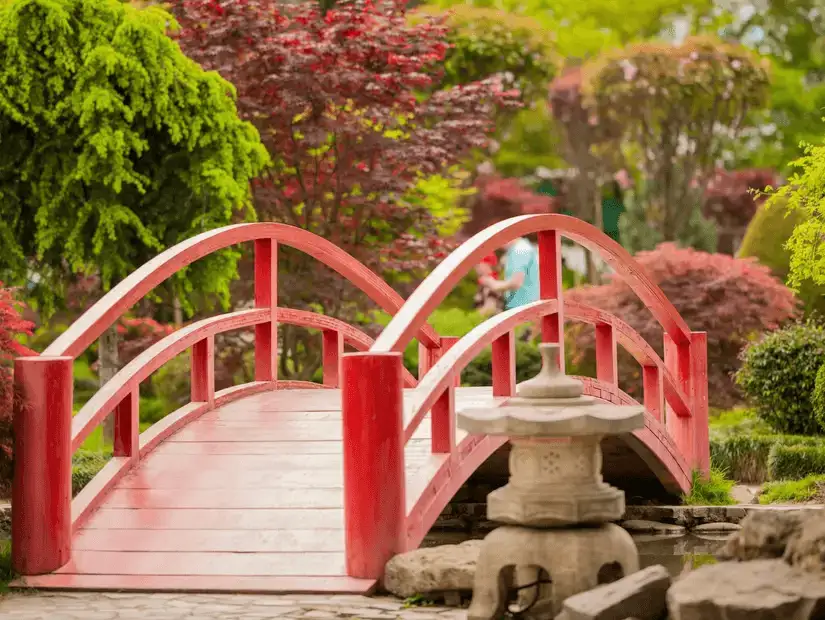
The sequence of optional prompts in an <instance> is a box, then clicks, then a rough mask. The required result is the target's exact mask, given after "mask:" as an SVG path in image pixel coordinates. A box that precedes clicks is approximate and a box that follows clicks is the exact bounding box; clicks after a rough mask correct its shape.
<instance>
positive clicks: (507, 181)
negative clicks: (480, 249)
mask: <svg viewBox="0 0 825 620" xmlns="http://www.w3.org/2000/svg"><path fill="white" fill-rule="evenodd" d="M476 187H477V189H478V193H477V194H476V195H475V198H474V201H473V207H472V220H471V221H470V223H468V224H467V226H466V227H465V230H464V232H466V233H468V234H473V233H476V232H478V231H480V230H483V229H485V228H487V227H488V226H490V225H492V224H495V223H496V222H500V221H501V220H505V219H507V218H509V217H516V216H518V215H530V214H535V213H553V212H555V211H556V208H557V205H556V202H555V201H554V200H553V199H552V198H551V197H549V196H544V195H542V194H537V193H536V192H534V191H532V190H530V189H528V188H526V187H524V185H522V184H521V181H519V180H518V179H511V178H502V177H499V176H496V175H489V176H484V177H479V179H478V180H477V181H476Z"/></svg>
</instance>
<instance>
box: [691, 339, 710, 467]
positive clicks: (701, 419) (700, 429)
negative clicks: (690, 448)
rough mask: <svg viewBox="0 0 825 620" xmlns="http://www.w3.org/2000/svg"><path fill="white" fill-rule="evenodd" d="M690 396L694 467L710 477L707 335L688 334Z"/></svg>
mask: <svg viewBox="0 0 825 620" xmlns="http://www.w3.org/2000/svg"><path fill="white" fill-rule="evenodd" d="M690 359H691V362H690V381H691V386H690V392H691V394H690V396H691V400H692V402H691V407H692V408H693V442H694V458H695V459H696V462H695V467H696V469H698V470H699V471H700V472H701V473H702V474H703V475H705V476H708V475H710V437H709V434H710V429H709V424H710V419H709V415H708V335H707V333H706V332H691V334H690Z"/></svg>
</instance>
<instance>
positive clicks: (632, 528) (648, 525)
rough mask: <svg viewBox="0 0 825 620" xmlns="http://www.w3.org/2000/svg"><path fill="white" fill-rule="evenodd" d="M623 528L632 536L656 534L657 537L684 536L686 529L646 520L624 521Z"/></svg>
mask: <svg viewBox="0 0 825 620" xmlns="http://www.w3.org/2000/svg"><path fill="white" fill-rule="evenodd" d="M622 527H623V528H624V529H626V530H627V531H628V532H630V533H631V534H654V535H657V536H682V535H683V534H684V533H685V528H684V527H683V526H681V525H672V524H669V523H659V522H657V521H647V520H644V519H631V520H629V521H624V522H623V523H622Z"/></svg>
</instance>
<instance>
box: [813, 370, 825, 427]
mask: <svg viewBox="0 0 825 620" xmlns="http://www.w3.org/2000/svg"><path fill="white" fill-rule="evenodd" d="M811 404H812V405H813V407H814V418H816V421H817V423H818V424H819V428H821V429H823V430H825V364H822V366H820V367H819V370H818V371H817V373H816V381H815V382H814V393H813V396H811Z"/></svg>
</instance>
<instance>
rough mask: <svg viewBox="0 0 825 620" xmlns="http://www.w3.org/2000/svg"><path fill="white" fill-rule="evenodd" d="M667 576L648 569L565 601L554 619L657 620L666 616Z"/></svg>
mask: <svg viewBox="0 0 825 620" xmlns="http://www.w3.org/2000/svg"><path fill="white" fill-rule="evenodd" d="M669 587H670V574H669V573H668V571H667V569H666V568H665V567H664V566H650V567H648V568H645V569H644V570H641V571H638V572H635V573H633V574H631V575H628V576H627V577H624V578H622V579H619V580H618V581H614V582H613V583H609V584H607V585H603V586H599V587H598V588H594V589H593V590H590V591H588V592H582V593H581V594H577V595H576V596H571V597H570V598H568V599H567V600H565V601H564V604H563V606H562V612H561V614H560V615H558V616H556V620H623V619H625V618H628V617H633V618H638V620H660V618H662V616H664V614H665V609H666V595H667V589H668V588H669Z"/></svg>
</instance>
